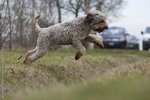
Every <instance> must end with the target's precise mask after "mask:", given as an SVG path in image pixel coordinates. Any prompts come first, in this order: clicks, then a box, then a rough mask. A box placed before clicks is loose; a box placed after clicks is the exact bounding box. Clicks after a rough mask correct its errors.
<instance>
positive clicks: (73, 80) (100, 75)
mask: <svg viewBox="0 0 150 100" xmlns="http://www.w3.org/2000/svg"><path fill="white" fill-rule="evenodd" d="M0 54H1V58H0V59H1V61H2V64H1V65H2V66H1V67H2V68H1V72H2V70H3V76H4V77H3V78H2V76H0V80H1V83H0V86H1V87H2V86H3V92H4V96H5V99H7V98H9V99H10V98H12V96H13V97H14V98H15V99H18V100H22V99H23V98H24V97H25V99H26V100H27V98H26V96H24V94H25V93H27V94H28V96H27V97H29V98H28V99H30V100H32V99H34V98H36V97H38V98H42V97H43V96H42V95H44V96H46V97H45V98H46V100H58V99H59V97H58V96H57V93H58V94H62V96H64V99H62V100H67V98H70V97H73V98H70V100H74V99H75V100H78V99H80V95H79V94H78V92H79V93H80V89H81V91H82V89H83V91H84V92H83V94H84V93H85V94H86V90H87V91H88V89H89V88H90V87H91V88H90V89H89V90H90V91H92V90H93V89H94V88H98V87H99V85H102V87H100V90H101V89H102V90H104V91H107V89H108V90H109V91H112V90H111V89H113V87H116V88H118V87H117V86H116V85H115V84H114V83H112V81H117V82H116V84H118V85H120V84H123V85H124V83H122V82H120V80H122V78H123V81H124V80H125V82H129V83H130V81H128V80H132V79H133V80H135V81H136V80H137V79H138V78H139V77H140V80H142V81H143V80H146V79H147V80H149V78H148V76H149V75H150V59H149V58H150V53H149V52H146V51H144V52H138V51H136V50H115V49H114V50H105V49H104V50H93V51H88V52H87V54H86V55H85V56H83V57H82V58H81V59H80V60H79V61H75V60H74V54H75V51H74V50H72V49H71V50H68V49H62V50H58V51H52V52H49V53H48V54H47V55H46V56H45V57H44V58H42V59H40V60H39V61H38V62H36V63H35V64H33V65H23V64H22V61H21V60H17V58H18V57H19V56H20V55H25V53H24V52H22V51H13V52H9V51H0ZM141 77H142V78H141ZM2 81H3V82H4V84H2ZM139 82H141V81H139ZM148 82H150V81H148ZM110 83H112V84H111V85H112V88H111V86H110V87H109V84H110ZM131 83H132V82H131ZM133 83H134V82H133ZM98 84H99V85H98ZM78 86H79V87H78ZM103 86H104V87H106V90H105V88H104V87H103ZM107 86H108V87H107ZM67 87H69V89H68V88H67ZM81 87H85V88H81ZM126 87H127V88H130V87H129V86H126ZM46 88H49V89H48V90H47V89H46ZM74 88H75V89H74ZM92 88H93V89H92ZM144 88H145V87H144ZM37 89H38V90H37ZM39 89H40V90H43V92H42V93H43V94H42V95H40V94H41V92H39ZM45 89H46V90H45ZM17 91H19V92H17ZM31 91H32V92H33V91H34V92H35V94H34V93H33V94H34V95H35V96H32V92H31ZM63 91H65V92H64V93H66V94H65V95H64V94H63ZM93 91H94V90H93ZM120 91H121V88H120ZM127 91H128V90H127ZM143 91H144V90H143ZM70 92H71V93H70ZM74 92H75V93H74ZM94 92H96V91H94ZM99 92H101V91H98V92H97V93H99ZM133 92H134V91H133ZM14 93H15V95H14ZM49 93H51V94H54V98H51V96H52V95H48V94H49ZM16 94H17V95H16ZM81 94H82V93H81ZM87 94H88V92H87ZM18 95H20V96H18ZM108 95H110V94H109V93H108ZM120 95H121V94H120ZM55 96H56V97H55ZM60 97H61V96H60ZM91 97H92V96H91ZM110 97H111V95H110ZM110 97H108V99H109V98H110ZM20 98H21V99H20ZM48 98H51V99H48ZM81 98H82V96H81ZM85 98H86V96H85V97H84V99H85ZM89 98H90V97H89ZM104 98H105V97H104ZM115 98H116V97H115ZM84 99H82V100H84ZM105 99H107V98H105ZM39 100H40V99H39ZM85 100H87V99H85ZM89 100H90V99H89ZM103 100H104V99H103ZM116 100H119V99H116ZM145 100H146V99H145Z"/></svg>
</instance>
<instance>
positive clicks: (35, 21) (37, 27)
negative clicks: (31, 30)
mask: <svg viewBox="0 0 150 100" xmlns="http://www.w3.org/2000/svg"><path fill="white" fill-rule="evenodd" d="M40 16H41V15H38V16H36V17H35V19H34V26H35V30H37V31H38V32H40V30H41V27H40V26H39V24H38V20H39V18H40Z"/></svg>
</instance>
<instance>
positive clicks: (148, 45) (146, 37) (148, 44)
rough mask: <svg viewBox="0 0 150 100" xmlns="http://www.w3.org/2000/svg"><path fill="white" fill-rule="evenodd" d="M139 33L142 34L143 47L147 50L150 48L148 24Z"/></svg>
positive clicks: (149, 28)
mask: <svg viewBox="0 0 150 100" xmlns="http://www.w3.org/2000/svg"><path fill="white" fill-rule="evenodd" d="M141 33H142V34H143V49H145V50H148V49H150V26H149V27H146V29H145V31H144V32H141Z"/></svg>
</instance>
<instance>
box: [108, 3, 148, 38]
mask: <svg viewBox="0 0 150 100" xmlns="http://www.w3.org/2000/svg"><path fill="white" fill-rule="evenodd" d="M126 1H127V2H126V4H125V6H124V7H123V8H122V10H121V12H120V13H121V14H122V15H123V17H121V18H120V19H119V20H118V21H116V22H113V23H111V24H110V26H121V27H124V28H126V30H127V32H128V33H129V34H133V35H136V36H137V37H139V36H140V33H141V31H144V30H145V27H146V26H150V0H126Z"/></svg>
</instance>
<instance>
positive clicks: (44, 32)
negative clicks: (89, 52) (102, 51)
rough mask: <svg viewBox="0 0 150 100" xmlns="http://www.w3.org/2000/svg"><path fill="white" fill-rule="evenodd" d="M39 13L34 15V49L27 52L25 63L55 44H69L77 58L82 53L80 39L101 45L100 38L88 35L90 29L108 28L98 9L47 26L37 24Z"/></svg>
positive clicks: (35, 58) (37, 57) (28, 62)
mask: <svg viewBox="0 0 150 100" xmlns="http://www.w3.org/2000/svg"><path fill="white" fill-rule="evenodd" d="M39 17H40V15H38V16H37V17H35V21H34V22H35V29H36V30H37V31H38V33H39V34H38V39H37V45H36V47H35V49H33V50H30V51H28V52H27V56H26V59H25V60H24V63H25V64H30V63H32V62H35V61H36V60H37V59H39V58H41V57H42V56H44V55H45V54H46V52H47V51H48V48H51V47H53V46H55V45H67V44H71V45H74V46H75V47H76V48H77V50H78V51H77V53H76V56H75V59H76V60H78V59H79V58H80V57H81V56H82V55H83V54H84V53H85V48H84V46H83V45H82V41H87V42H92V43H96V44H97V45H99V46H103V43H102V41H101V40H99V39H98V38H97V37H95V36H93V35H90V33H91V31H92V30H93V31H97V32H102V31H103V30H104V29H107V28H108V25H107V23H106V18H105V16H104V15H103V14H102V13H101V12H100V11H95V12H90V13H88V14H87V16H84V17H79V18H76V19H74V20H72V21H69V22H65V23H60V24H56V25H53V26H50V27H47V28H41V27H40V26H39V25H38V19H39Z"/></svg>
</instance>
